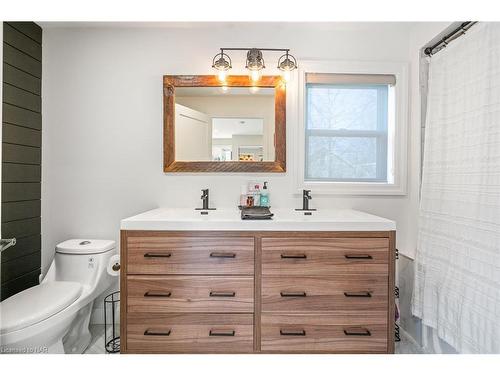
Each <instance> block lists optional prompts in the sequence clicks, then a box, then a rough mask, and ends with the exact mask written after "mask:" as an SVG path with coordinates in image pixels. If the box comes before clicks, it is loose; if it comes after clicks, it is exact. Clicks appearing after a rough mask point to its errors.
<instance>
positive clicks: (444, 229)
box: [412, 23, 500, 353]
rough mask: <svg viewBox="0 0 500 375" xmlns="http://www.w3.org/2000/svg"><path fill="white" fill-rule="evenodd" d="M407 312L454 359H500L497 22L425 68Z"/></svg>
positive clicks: (499, 72)
mask: <svg viewBox="0 0 500 375" xmlns="http://www.w3.org/2000/svg"><path fill="white" fill-rule="evenodd" d="M427 106H428V107H427V117H426V130H425V144H424V145H425V146H424V161H423V173H422V191H421V202H420V211H419V232H418V249H417V256H416V270H415V271H416V272H415V287H414V293H413V303H412V310H413V313H414V315H416V316H418V317H419V318H421V319H422V320H423V323H424V324H425V325H427V326H430V327H432V328H435V329H436V330H437V334H438V336H439V337H440V338H442V339H443V340H444V341H446V342H447V343H449V344H450V345H451V346H453V347H454V348H455V349H456V350H457V351H458V352H459V353H500V24H497V23H479V24H477V25H475V26H473V27H472V28H471V29H470V30H469V31H468V32H467V34H466V35H464V36H462V37H461V38H460V39H458V40H456V41H455V42H453V43H451V44H450V45H449V46H448V47H447V48H446V49H444V50H443V51H441V52H439V53H438V54H436V55H434V56H433V57H432V58H431V61H430V71H429V92H428V102H427Z"/></svg>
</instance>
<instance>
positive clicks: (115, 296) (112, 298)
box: [104, 291, 120, 353]
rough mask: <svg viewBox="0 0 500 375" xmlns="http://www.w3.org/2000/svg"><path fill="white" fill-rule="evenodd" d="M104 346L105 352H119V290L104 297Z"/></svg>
mask: <svg viewBox="0 0 500 375" xmlns="http://www.w3.org/2000/svg"><path fill="white" fill-rule="evenodd" d="M104 347H105V349H106V352H107V353H119V352H120V291H117V292H113V293H111V294H108V295H107V296H106V297H105V298H104Z"/></svg>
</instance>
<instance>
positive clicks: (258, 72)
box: [248, 70, 262, 82]
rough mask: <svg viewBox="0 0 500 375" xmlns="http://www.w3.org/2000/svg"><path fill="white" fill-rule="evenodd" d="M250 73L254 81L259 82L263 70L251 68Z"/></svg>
mask: <svg viewBox="0 0 500 375" xmlns="http://www.w3.org/2000/svg"><path fill="white" fill-rule="evenodd" d="M248 75H249V76H250V79H251V80H252V81H253V82H258V81H259V80H260V77H261V76H262V70H250V72H249V74H248Z"/></svg>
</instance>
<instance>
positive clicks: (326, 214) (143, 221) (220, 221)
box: [120, 208, 396, 231]
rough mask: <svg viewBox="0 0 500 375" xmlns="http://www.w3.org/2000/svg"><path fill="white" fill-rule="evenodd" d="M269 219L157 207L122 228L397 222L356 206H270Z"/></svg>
mask: <svg viewBox="0 0 500 375" xmlns="http://www.w3.org/2000/svg"><path fill="white" fill-rule="evenodd" d="M271 212H273V213H274V217H273V219H272V220H241V217H240V210H239V209H237V208H235V209H217V210H214V211H208V214H207V215H202V214H201V213H200V211H195V210H194V209H178V208H157V209H154V210H151V211H147V212H144V213H141V214H139V215H136V216H132V217H129V218H127V219H123V220H122V221H121V226H120V227H121V229H123V230H220V231H233V230H234V231H236V230H238V231H244V230H248V231H389V230H396V223H395V222H394V221H392V220H389V219H385V218H383V217H379V216H375V215H371V214H367V213H365V212H361V211H355V210H346V209H338V210H321V209H318V211H314V212H312V215H311V216H306V215H304V213H303V212H300V211H295V210H293V209H289V210H283V209H276V210H274V209H271Z"/></svg>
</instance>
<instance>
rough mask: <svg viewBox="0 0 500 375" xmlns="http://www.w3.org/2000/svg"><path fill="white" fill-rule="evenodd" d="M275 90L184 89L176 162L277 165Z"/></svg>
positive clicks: (178, 99) (178, 106) (179, 95)
mask: <svg viewBox="0 0 500 375" xmlns="http://www.w3.org/2000/svg"><path fill="white" fill-rule="evenodd" d="M273 139H274V89H272V88H261V89H258V90H257V91H256V90H254V89H252V88H247V87H231V88H225V89H224V90H223V89H222V88H221V87H180V88H178V89H177V90H176V92H175V160H178V161H274V142H273Z"/></svg>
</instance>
